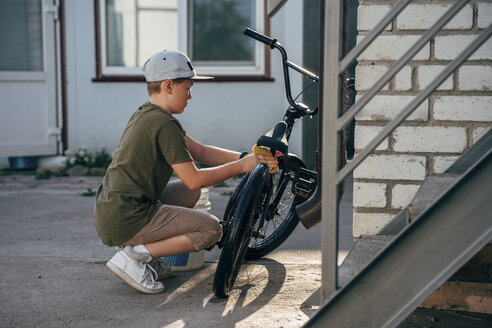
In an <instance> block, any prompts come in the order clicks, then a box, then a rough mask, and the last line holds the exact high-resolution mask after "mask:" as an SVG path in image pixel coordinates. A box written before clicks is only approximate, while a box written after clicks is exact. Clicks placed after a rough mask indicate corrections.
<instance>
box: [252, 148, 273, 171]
mask: <svg viewBox="0 0 492 328" xmlns="http://www.w3.org/2000/svg"><path fill="white" fill-rule="evenodd" d="M253 154H255V155H272V152H271V151H270V149H269V148H267V147H263V146H258V145H254V146H253ZM277 171H278V166H277V167H276V168H274V169H271V170H270V173H275V172H277Z"/></svg>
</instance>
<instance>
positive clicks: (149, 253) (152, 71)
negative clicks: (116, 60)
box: [94, 50, 278, 293]
mask: <svg viewBox="0 0 492 328" xmlns="http://www.w3.org/2000/svg"><path fill="white" fill-rule="evenodd" d="M142 70H143V72H144V76H145V79H146V81H147V90H148V92H149V96H150V100H149V102H147V103H145V104H144V105H142V106H140V108H139V109H138V110H137V111H136V112H135V113H134V114H133V115H132V117H131V118H130V120H129V122H128V124H127V126H126V128H125V130H124V132H123V135H122V137H121V139H120V141H119V143H118V146H117V148H116V151H115V153H114V158H113V161H112V162H111V165H110V166H109V168H108V170H107V173H106V176H105V177H104V180H103V184H102V186H101V187H100V188H99V190H98V192H97V195H96V204H95V207H94V222H95V226H96V230H97V232H98V234H99V236H100V238H101V240H102V241H103V243H104V244H106V245H108V246H119V247H118V251H117V253H116V254H115V255H114V256H113V258H112V259H111V260H110V261H109V262H108V263H107V264H106V266H107V267H108V269H109V270H110V271H112V272H113V273H114V274H115V275H117V276H118V277H119V278H121V279H122V280H123V281H125V282H126V283H127V284H129V285H130V286H132V287H134V288H136V289H137V290H139V291H141V292H144V293H160V292H162V291H164V289H165V287H164V285H163V284H162V282H161V281H159V280H162V279H163V278H166V277H169V276H170V275H171V272H170V270H169V269H168V268H167V267H166V265H165V263H164V262H163V261H162V260H160V257H162V256H170V255H176V254H182V253H188V252H192V251H198V250H200V249H203V248H206V247H208V246H211V245H214V244H215V243H216V242H217V240H218V239H219V238H220V235H221V233H222V227H221V226H220V223H219V220H218V219H217V218H216V217H215V216H213V215H211V214H208V213H203V212H199V211H194V210H192V209H190V208H191V207H193V206H194V205H195V203H196V202H197V200H198V198H199V196H200V188H202V187H206V186H211V185H214V184H217V183H219V182H221V181H224V180H226V179H229V178H231V177H233V176H235V175H237V174H240V173H245V172H250V171H251V170H252V169H253V168H254V166H255V165H256V164H257V163H260V162H262V163H266V164H268V165H269V166H270V167H271V168H275V167H276V166H277V164H278V163H277V160H276V159H275V158H273V157H272V156H263V155H253V154H249V155H248V154H247V153H243V154H239V153H238V152H234V151H229V150H226V149H221V148H217V147H213V146H206V145H202V144H200V143H199V142H197V141H195V140H194V139H193V138H191V137H190V136H189V135H188V134H186V132H185V131H184V129H183V128H182V127H181V124H180V123H179V121H178V120H177V119H176V118H175V117H174V116H173V115H175V114H180V113H182V112H183V111H184V109H185V107H186V105H187V104H188V101H189V100H190V99H191V87H192V86H193V80H195V79H208V78H210V77H202V76H197V75H196V72H195V70H194V69H193V66H192V65H191V63H190V60H189V59H188V57H187V56H186V55H185V54H183V53H181V52H178V51H166V50H164V51H162V52H159V53H157V54H155V55H153V56H152V57H150V58H149V59H148V60H147V62H146V63H145V64H144V66H143V69H142ZM193 161H197V162H200V163H204V164H209V165H215V166H214V167H212V168H207V169H198V168H197V167H196V166H195V164H194V162H193ZM173 171H174V172H175V173H176V174H177V175H178V177H179V178H180V180H181V181H173V182H172V183H169V184H168V181H169V179H170V177H171V174H172V173H173Z"/></svg>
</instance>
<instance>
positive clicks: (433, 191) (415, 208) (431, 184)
mask: <svg viewBox="0 0 492 328" xmlns="http://www.w3.org/2000/svg"><path fill="white" fill-rule="evenodd" d="M459 177H460V175H459V174H452V173H443V174H431V175H429V176H427V178H426V179H425V181H424V183H423V184H422V185H421V186H420V188H419V190H418V191H417V194H416V195H415V197H414V198H413V200H412V201H411V202H410V205H409V206H408V208H407V211H408V220H409V222H412V221H414V220H415V219H416V218H417V217H418V216H419V215H420V214H421V213H422V212H423V211H424V210H426V209H427V208H428V207H429V206H430V205H432V203H433V202H435V201H436V200H437V199H438V198H439V197H440V196H441V195H442V194H444V193H445V192H446V190H447V189H448V188H449V187H450V186H451V185H452V184H453V183H455V182H456V181H457V180H458V178H459Z"/></svg>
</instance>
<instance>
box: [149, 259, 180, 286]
mask: <svg viewBox="0 0 492 328" xmlns="http://www.w3.org/2000/svg"><path fill="white" fill-rule="evenodd" d="M149 265H150V266H151V267H152V268H154V270H155V272H156V273H157V279H156V280H157V281H162V280H164V279H167V278H170V277H172V276H173V275H174V271H173V269H171V268H170V267H168V266H167V264H166V262H164V260H163V259H161V258H153V259H152V261H150V262H149Z"/></svg>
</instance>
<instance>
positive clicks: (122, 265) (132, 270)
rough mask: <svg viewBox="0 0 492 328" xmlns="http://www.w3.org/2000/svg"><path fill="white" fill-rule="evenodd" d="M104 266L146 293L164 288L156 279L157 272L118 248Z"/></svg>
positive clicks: (158, 291)
mask: <svg viewBox="0 0 492 328" xmlns="http://www.w3.org/2000/svg"><path fill="white" fill-rule="evenodd" d="M106 267H107V268H108V269H109V270H110V271H111V272H113V273H114V274H115V275H117V276H118V277H119V278H121V279H122V280H123V281H124V282H126V283H127V284H128V285H130V286H132V287H133V288H135V289H137V290H139V291H141V292H143V293H147V294H157V293H162V292H163V291H164V290H165V289H166V288H165V287H164V285H163V284H162V283H161V282H159V281H157V273H156V272H155V270H154V269H153V268H152V267H151V266H150V265H149V264H148V263H145V262H143V261H137V260H134V259H132V258H131V257H129V256H128V254H127V253H126V252H125V251H124V250H123V249H120V250H118V252H117V253H116V254H115V255H114V256H113V258H111V260H109V261H108V263H106Z"/></svg>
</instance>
